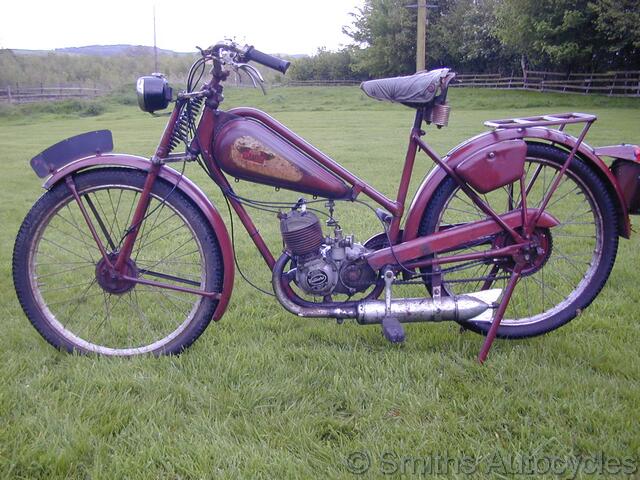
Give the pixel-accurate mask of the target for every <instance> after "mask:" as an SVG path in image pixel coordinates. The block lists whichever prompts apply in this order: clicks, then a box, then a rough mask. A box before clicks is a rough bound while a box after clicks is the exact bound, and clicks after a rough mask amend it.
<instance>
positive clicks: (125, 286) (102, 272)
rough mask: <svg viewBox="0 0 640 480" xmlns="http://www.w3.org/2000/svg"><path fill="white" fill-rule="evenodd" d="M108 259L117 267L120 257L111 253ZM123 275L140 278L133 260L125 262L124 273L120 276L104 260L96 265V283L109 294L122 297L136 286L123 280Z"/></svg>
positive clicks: (129, 281)
mask: <svg viewBox="0 0 640 480" xmlns="http://www.w3.org/2000/svg"><path fill="white" fill-rule="evenodd" d="M108 257H109V262H111V264H112V265H115V263H116V261H117V259H118V255H117V254H116V253H110V254H108ZM123 275H124V276H127V277H133V278H138V267H137V266H136V263H135V262H134V261H133V260H131V259H129V260H127V261H126V262H125V264H124V272H123V273H122V274H119V273H118V272H116V271H115V270H114V269H113V268H112V267H110V266H109V264H108V263H107V262H106V261H105V259H104V258H102V259H100V261H99V262H98V263H97V264H96V281H97V282H98V285H100V286H101V287H102V289H103V290H104V291H105V292H107V293H111V294H114V295H122V294H123V293H127V292H129V291H131V290H132V289H133V287H135V286H136V284H135V282H133V281H131V280H125V279H124V278H122V277H123Z"/></svg>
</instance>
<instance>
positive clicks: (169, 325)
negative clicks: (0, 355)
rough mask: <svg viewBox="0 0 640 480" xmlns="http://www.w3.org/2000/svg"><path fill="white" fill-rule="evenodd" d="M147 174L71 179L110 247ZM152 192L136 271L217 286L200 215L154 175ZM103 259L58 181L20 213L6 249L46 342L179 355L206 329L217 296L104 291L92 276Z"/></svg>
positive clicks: (218, 275) (93, 173)
mask: <svg viewBox="0 0 640 480" xmlns="http://www.w3.org/2000/svg"><path fill="white" fill-rule="evenodd" d="M145 178H146V172H142V171H139V170H133V169H126V168H101V169H96V170H89V171H85V172H82V173H79V174H77V175H75V177H74V180H75V184H76V188H77V190H78V192H79V193H80V195H81V197H82V198H83V203H84V204H85V208H87V210H89V208H88V207H89V203H91V204H92V205H93V207H94V208H95V212H97V216H98V217H100V219H101V220H102V225H104V228H102V226H100V222H99V221H98V219H97V217H96V213H95V212H93V210H92V213H90V216H91V217H92V219H93V223H94V226H95V228H96V230H98V231H99V236H100V237H101V239H102V243H103V245H105V247H106V249H107V250H108V251H109V252H110V253H112V252H113V251H114V250H117V247H118V246H119V244H120V242H121V241H122V239H123V238H124V236H125V232H126V230H127V227H128V225H129V223H130V219H131V216H132V211H133V209H134V207H135V204H137V202H136V199H137V198H138V197H139V192H140V191H141V190H142V187H143V185H144V181H145ZM151 195H152V199H151V203H150V205H149V209H148V210H147V216H146V217H145V218H144V219H143V221H142V222H141V224H140V233H139V236H138V239H137V240H136V244H135V246H134V251H133V252H132V259H133V260H134V264H135V265H134V267H132V268H135V269H136V275H139V276H140V277H141V278H144V279H147V280H153V281H160V282H163V283H171V284H174V285H176V286H183V287H190V288H200V289H205V290H206V291H213V292H220V291H221V288H222V281H223V276H224V271H223V263H222V255H221V251H220V246H219V242H218V239H217V237H216V233H215V232H214V231H213V229H212V227H211V225H210V224H209V222H208V221H207V219H206V218H205V217H204V215H203V214H202V212H201V211H200V210H199V208H198V207H196V206H195V205H194V204H193V203H192V202H191V201H190V200H189V198H188V197H187V196H186V195H185V194H184V193H182V192H181V191H180V189H179V188H174V187H173V185H171V184H169V183H168V182H166V181H164V180H162V179H158V180H157V181H156V182H155V184H154V186H153V188H152V190H151ZM152 244H153V245H152ZM167 252H169V253H167ZM101 258H102V257H101V254H100V252H99V250H98V247H97V246H96V244H95V241H94V240H93V238H92V237H91V234H90V231H89V229H88V227H87V224H86V222H85V221H84V219H83V218H82V215H81V212H80V210H79V209H78V205H77V203H76V202H75V200H74V198H73V196H72V194H71V192H70V190H69V188H68V187H67V185H66V183H65V182H60V183H58V184H57V185H55V186H54V187H53V188H51V189H50V190H49V191H47V192H46V193H45V194H44V195H42V197H40V199H38V201H37V202H36V203H35V205H34V206H33V207H32V208H31V210H30V212H29V213H28V214H27V216H26V218H25V220H24V222H23V223H22V226H21V227H20V230H19V232H18V236H17V238H16V243H15V247H14V251H13V281H14V285H15V288H16V292H17V294H18V299H19V300H20V304H21V305H22V308H23V310H24V312H25V314H26V315H27V317H28V318H29V320H30V321H31V323H32V324H33V326H34V327H35V328H36V329H37V330H38V332H39V333H40V334H41V335H42V336H43V337H44V338H45V340H47V341H48V342H49V343H50V344H51V345H53V346H54V347H56V348H58V349H61V350H65V351H68V352H78V353H96V354H101V355H112V356H133V355H140V354H153V355H161V354H178V353H180V352H182V351H183V350H184V349H185V348H187V347H188V346H189V345H191V344H192V343H193V342H194V341H195V340H196V339H197V338H198V337H199V336H200V335H201V334H202V332H203V331H204V330H205V328H207V326H208V324H209V322H210V321H211V318H212V315H213V313H214V310H215V308H216V306H217V304H218V300H214V299H211V298H208V297H202V296H199V295H194V294H190V293H182V292H177V291H173V290H167V289H163V288H158V287H155V286H149V285H142V284H139V283H136V284H130V285H128V286H125V287H124V290H126V291H124V292H120V291H114V290H110V288H111V287H107V288H105V287H104V284H105V281H104V280H102V283H100V281H99V280H98V275H97V267H96V265H97V264H98V263H99V262H100V260H101ZM167 275H169V277H167ZM101 278H102V277H101ZM74 294H78V295H76V296H74Z"/></svg>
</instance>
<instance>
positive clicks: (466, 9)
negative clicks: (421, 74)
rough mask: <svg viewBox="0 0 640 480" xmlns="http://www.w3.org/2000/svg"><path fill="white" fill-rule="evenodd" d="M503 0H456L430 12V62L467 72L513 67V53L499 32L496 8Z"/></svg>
mask: <svg viewBox="0 0 640 480" xmlns="http://www.w3.org/2000/svg"><path fill="white" fill-rule="evenodd" d="M499 1H500V0H453V1H450V2H447V3H446V4H445V6H446V7H447V9H446V10H444V9H442V8H440V9H438V10H435V11H432V13H430V16H429V18H430V21H429V26H428V28H427V52H428V55H427V56H428V59H429V62H428V63H429V66H430V67H431V68H436V67H440V66H447V67H452V68H454V69H456V70H460V71H465V72H476V73H481V72H501V71H510V70H511V69H512V66H513V64H514V56H513V55H509V54H508V53H507V52H506V51H505V49H504V47H503V45H502V43H501V42H500V39H499V38H498V36H497V35H496V32H495V26H494V25H495V10H496V8H497V5H498V4H499Z"/></svg>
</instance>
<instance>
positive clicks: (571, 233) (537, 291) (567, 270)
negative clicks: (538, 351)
mask: <svg viewBox="0 0 640 480" xmlns="http://www.w3.org/2000/svg"><path fill="white" fill-rule="evenodd" d="M566 159H567V153H566V152H564V151H562V150H560V149H558V148H556V147H553V146H550V145H545V144H535V143H533V144H529V145H528V147H527V157H526V163H525V185H526V187H527V188H526V190H527V191H528V193H527V195H526V201H527V207H528V208H537V207H538V205H540V204H541V201H542V198H543V196H544V195H545V193H546V192H547V191H548V189H549V187H550V185H551V183H552V181H553V179H554V178H555V177H556V176H557V175H558V174H559V171H560V169H561V167H562V165H563V164H564V162H565V160H566ZM519 192H520V187H519V183H515V184H512V185H507V186H505V187H503V188H501V189H498V190H496V191H493V192H490V193H488V194H486V195H484V196H483V199H484V200H485V202H487V203H488V204H489V205H490V206H491V208H493V209H494V211H496V212H497V213H500V214H502V213H506V212H508V211H511V210H514V209H516V208H517V207H518V205H519V204H520V201H521V198H520V193H519ZM545 211H546V212H547V213H550V214H551V215H553V216H554V217H555V218H556V219H557V220H558V221H559V225H558V226H556V227H553V228H551V229H536V231H535V232H534V236H535V237H536V239H537V241H538V242H539V244H540V246H541V248H540V249H539V252H538V253H536V252H534V253H533V254H531V256H530V258H529V259H528V261H527V262H528V263H527V265H526V266H525V268H524V270H523V272H522V277H521V279H520V281H519V282H518V284H517V286H516V289H515V291H514V293H513V296H512V297H511V300H510V302H509V306H508V308H507V310H506V312H505V315H504V318H503V320H502V322H501V324H500V327H499V328H498V331H497V336H499V337H502V338H525V337H532V336H535V335H541V334H543V333H546V332H549V331H551V330H554V329H556V328H558V327H560V326H562V325H564V324H565V323H567V322H569V321H570V320H572V319H573V318H574V317H575V316H576V315H577V314H579V313H580V311H581V310H582V309H584V308H585V307H587V306H588V305H589V304H590V303H591V302H592V301H593V299H594V298H595V297H596V295H597V294H598V293H599V292H600V290H601V289H602V287H603V286H604V284H605V282H606V280H607V278H608V276H609V273H610V272H611V268H612V267H613V263H614V261H615V257H616V252H617V248H618V222H617V213H616V209H615V206H614V203H613V200H612V198H611V195H610V194H609V193H608V191H607V188H606V186H605V184H604V183H603V181H602V180H601V179H600V178H599V177H598V176H597V175H596V173H594V171H593V170H592V169H591V168H590V167H589V166H588V165H586V164H585V163H584V162H582V161H580V160H579V159H574V160H573V161H572V162H571V165H570V167H569V168H568V169H567V171H566V173H565V175H564V177H563V178H562V180H561V182H560V184H559V186H558V189H557V190H556V191H555V193H554V194H553V196H552V197H551V200H550V201H549V203H548V206H547V208H546V209H545ZM485 218H486V215H485V214H484V213H483V212H481V211H480V210H479V209H478V207H476V206H475V204H474V203H473V202H472V201H471V200H470V199H469V198H468V197H467V196H466V195H465V194H464V192H462V191H461V190H460V188H459V187H458V185H457V184H456V183H455V181H454V180H453V179H452V178H446V179H445V180H444V181H443V182H442V183H441V184H440V186H439V187H438V189H437V190H436V192H435V193H434V195H433V197H432V198H431V200H430V201H429V203H428V205H427V208H426V209H425V212H424V214H423V217H422V222H421V224H420V229H419V234H420V235H428V234H430V233H433V232H437V231H439V230H442V229H446V228H447V227H449V226H453V225H460V224H463V223H467V222H471V221H477V220H482V219H485ZM509 241H510V240H509V238H508V237H507V235H506V234H498V235H494V236H492V237H490V238H483V239H477V241H475V242H471V243H469V244H468V245H465V246H464V247H463V248H461V249H459V250H457V251H455V252H448V253H447V255H451V254H464V253H470V252H476V251H484V250H487V249H489V248H499V247H503V246H506V245H508V242H509ZM513 267H514V265H513V262H511V261H508V260H505V259H488V260H479V261H474V262H467V263H464V264H462V265H460V266H457V267H456V266H453V267H452V268H447V266H446V265H445V266H443V267H442V268H443V272H444V273H443V274H442V291H443V295H461V294H464V293H469V292H474V291H479V290H486V289H489V288H502V289H503V291H504V288H505V286H506V283H507V281H508V278H509V276H510V275H511V272H512V271H513ZM422 273H423V274H424V275H425V277H424V278H425V281H426V283H427V284H428V282H429V278H430V275H432V274H433V272H432V271H431V270H430V269H425V270H423V272H422ZM461 323H462V325H463V326H464V327H465V328H468V329H470V330H472V331H475V332H477V333H481V334H486V333H487V332H488V331H489V328H490V327H491V323H489V322H461Z"/></svg>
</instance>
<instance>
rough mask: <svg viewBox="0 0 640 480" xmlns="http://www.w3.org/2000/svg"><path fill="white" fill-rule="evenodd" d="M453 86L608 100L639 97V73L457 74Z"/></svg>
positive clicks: (529, 72)
mask: <svg viewBox="0 0 640 480" xmlns="http://www.w3.org/2000/svg"><path fill="white" fill-rule="evenodd" d="M456 80H457V81H456V83H455V84H454V86H456V85H457V86H461V87H478V88H506V89H509V88H515V89H520V90H534V91H539V92H562V93H582V94H589V93H596V94H600V95H609V96H624V97H640V71H629V72H607V73H569V74H566V73H556V72H539V71H534V70H530V71H527V72H526V76H522V77H518V76H503V75H500V74H481V75H480V74H478V75H476V74H459V75H457V76H456Z"/></svg>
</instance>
